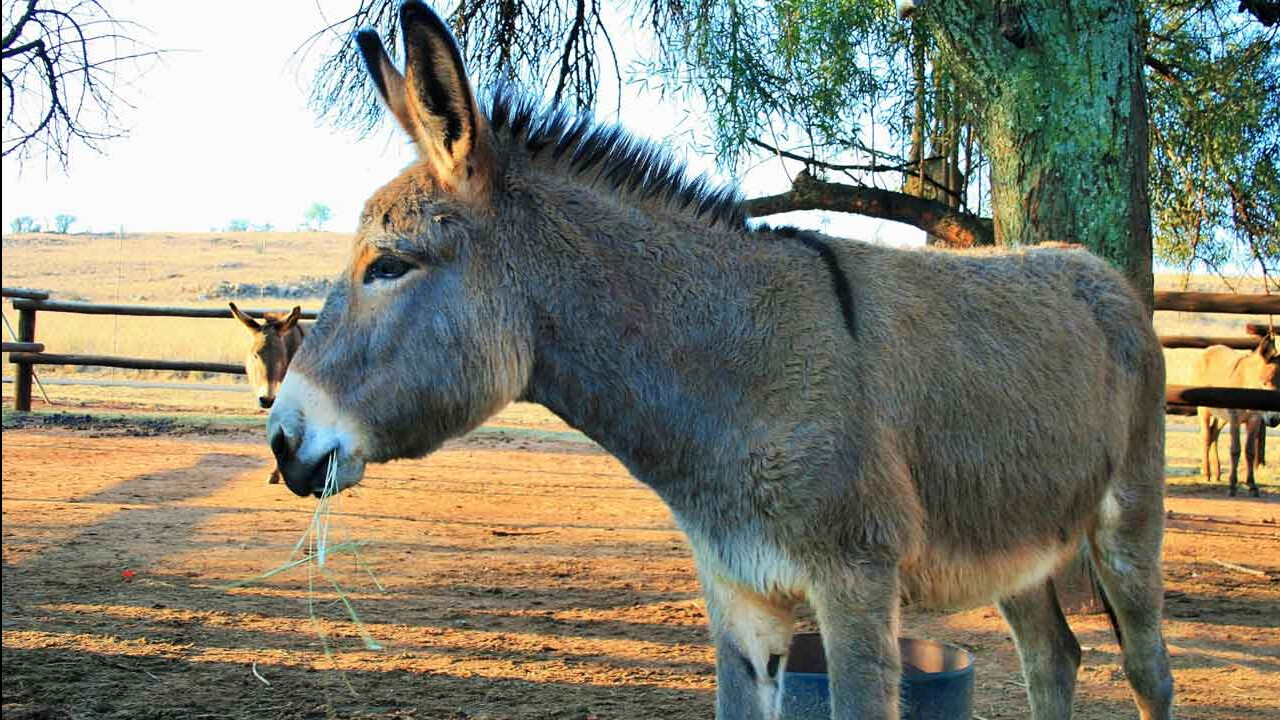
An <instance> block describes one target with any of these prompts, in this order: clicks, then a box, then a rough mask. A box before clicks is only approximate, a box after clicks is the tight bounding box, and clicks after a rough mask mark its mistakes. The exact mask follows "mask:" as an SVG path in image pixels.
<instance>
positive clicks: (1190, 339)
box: [1160, 335, 1258, 350]
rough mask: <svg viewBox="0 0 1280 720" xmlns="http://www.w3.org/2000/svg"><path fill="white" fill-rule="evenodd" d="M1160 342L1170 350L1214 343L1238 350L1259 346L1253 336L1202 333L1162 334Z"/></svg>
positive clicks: (1204, 346)
mask: <svg viewBox="0 0 1280 720" xmlns="http://www.w3.org/2000/svg"><path fill="white" fill-rule="evenodd" d="M1160 344H1161V345H1163V346H1164V347H1166V348H1169V349H1170V350H1174V349H1177V348H1207V347H1210V346H1212V345H1226V346H1227V347H1229V348H1234V349H1236V350H1252V349H1254V348H1256V347H1258V338H1256V337H1253V336H1251V335H1250V336H1242V337H1212V336H1201V335H1161V336H1160Z"/></svg>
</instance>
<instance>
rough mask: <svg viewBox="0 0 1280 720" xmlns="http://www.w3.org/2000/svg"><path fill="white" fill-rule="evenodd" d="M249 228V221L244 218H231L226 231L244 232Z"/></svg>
mask: <svg viewBox="0 0 1280 720" xmlns="http://www.w3.org/2000/svg"><path fill="white" fill-rule="evenodd" d="M248 229H249V221H248V220H246V219H244V218H232V220H231V222H229V223H227V232H245V231H246V230H248Z"/></svg>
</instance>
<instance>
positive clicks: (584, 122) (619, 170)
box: [489, 84, 746, 228]
mask: <svg viewBox="0 0 1280 720" xmlns="http://www.w3.org/2000/svg"><path fill="white" fill-rule="evenodd" d="M489 125H490V127H492V128H493V131H494V133H495V134H501V135H505V136H506V137H507V138H509V139H510V140H511V141H512V142H513V143H515V144H521V143H522V144H523V146H524V148H525V149H526V150H527V151H528V152H529V154H530V156H531V157H532V158H534V159H543V158H545V160H544V162H549V163H552V164H554V165H555V166H557V167H560V168H563V169H565V170H567V171H568V172H571V173H574V174H576V175H579V176H581V177H584V178H588V179H590V180H591V181H592V182H597V183H602V184H604V185H606V186H607V187H609V188H610V189H612V190H614V191H617V192H622V193H626V194H628V195H631V196H632V197H634V198H637V199H639V200H640V201H642V202H650V201H659V202H662V203H663V204H665V205H666V206H667V207H669V208H671V209H674V210H677V211H681V212H686V213H691V214H692V215H693V216H694V218H700V219H703V220H704V221H708V222H710V224H712V225H723V226H726V227H733V228H745V227H746V214H745V213H744V212H743V211H742V205H741V198H740V196H739V195H738V190H737V188H736V187H733V186H727V185H720V184H718V183H716V182H714V181H712V180H711V179H709V178H708V177H707V176H706V175H699V176H697V177H694V178H690V177H689V175H688V172H687V170H686V168H685V165H684V163H682V162H680V161H678V160H676V159H675V158H674V157H672V155H671V153H670V152H668V151H667V150H666V149H665V148H662V147H659V146H658V145H657V144H655V143H653V142H652V141H649V140H643V139H640V138H637V137H636V136H634V135H632V134H631V133H630V132H628V131H627V130H626V129H625V128H622V127H621V126H618V125H611V124H597V123H596V122H595V120H594V119H592V118H590V117H588V116H586V115H575V114H573V113H570V112H569V111H567V110H565V109H563V108H560V107H555V106H548V105H545V104H543V103H541V102H540V101H538V100H537V99H535V98H532V97H530V96H528V95H525V94H523V93H520V92H518V91H517V90H515V89H514V88H513V87H511V86H509V85H505V84H504V85H499V86H498V88H497V89H496V90H495V91H494V93H493V97H492V98H491V99H490V103H489Z"/></svg>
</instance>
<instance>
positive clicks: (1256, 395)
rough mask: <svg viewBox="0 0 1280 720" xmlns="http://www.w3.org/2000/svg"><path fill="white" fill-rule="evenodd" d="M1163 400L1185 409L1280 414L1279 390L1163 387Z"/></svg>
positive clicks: (1183, 386)
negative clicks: (1220, 409)
mask: <svg viewBox="0 0 1280 720" xmlns="http://www.w3.org/2000/svg"><path fill="white" fill-rule="evenodd" d="M1164 400H1165V403H1167V404H1168V405H1183V406H1187V407H1199V406H1203V407H1216V408H1227V409H1232V410H1263V411H1269V412H1280V390H1257V389H1254V388H1232V387H1194V386H1191V385H1165V387H1164Z"/></svg>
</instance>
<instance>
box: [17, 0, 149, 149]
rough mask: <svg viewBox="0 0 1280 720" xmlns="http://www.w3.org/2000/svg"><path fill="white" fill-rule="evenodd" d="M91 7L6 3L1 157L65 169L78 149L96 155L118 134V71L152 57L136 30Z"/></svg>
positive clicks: (71, 0)
mask: <svg viewBox="0 0 1280 720" xmlns="http://www.w3.org/2000/svg"><path fill="white" fill-rule="evenodd" d="M105 4H106V3H103V2H100V1H99V0H27V2H11V3H10V2H6V3H4V10H3V11H2V12H3V38H4V40H3V63H2V65H3V76H4V77H3V80H4V96H5V97H4V99H5V107H4V111H3V117H4V133H3V138H4V139H3V147H4V151H3V154H4V157H9V156H10V155H11V154H12V155H14V156H15V157H16V158H17V159H18V160H19V161H23V160H26V159H27V158H28V157H31V156H40V155H43V156H45V157H56V158H57V159H58V161H59V162H60V163H61V164H62V165H63V166H64V167H65V166H66V165H67V160H68V157H69V154H70V151H71V147H72V146H73V145H74V144H75V142H76V141H79V142H81V143H83V144H85V145H87V146H89V147H91V148H94V149H98V148H99V146H100V144H101V143H102V142H103V141H106V140H110V139H112V138H116V137H119V136H121V135H123V134H124V131H123V129H121V127H120V124H119V118H118V116H117V114H116V107H117V105H118V104H121V103H123V104H124V105H126V106H127V105H128V104H129V103H128V101H127V100H125V99H123V98H122V97H121V96H120V94H119V93H120V89H121V88H123V87H127V86H128V85H129V83H128V80H129V79H130V78H129V77H127V76H126V74H125V73H122V72H121V71H122V70H123V69H124V64H125V63H131V64H133V65H134V66H135V67H134V68H133V69H134V71H135V72H134V73H131V74H135V75H140V74H141V72H142V70H143V68H142V67H139V66H138V64H139V63H140V62H142V61H143V60H146V59H153V58H155V57H156V56H158V55H159V54H160V51H157V50H154V49H152V48H150V47H146V46H145V45H143V44H142V43H141V42H139V41H138V39H137V38H136V37H135V35H137V34H139V33H140V31H142V30H143V28H142V27H141V26H140V25H138V24H137V23H134V22H130V21H128V20H118V19H116V18H115V17H114V16H112V14H111V13H110V12H109V11H108V10H107V9H106V7H104V5H105Z"/></svg>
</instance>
